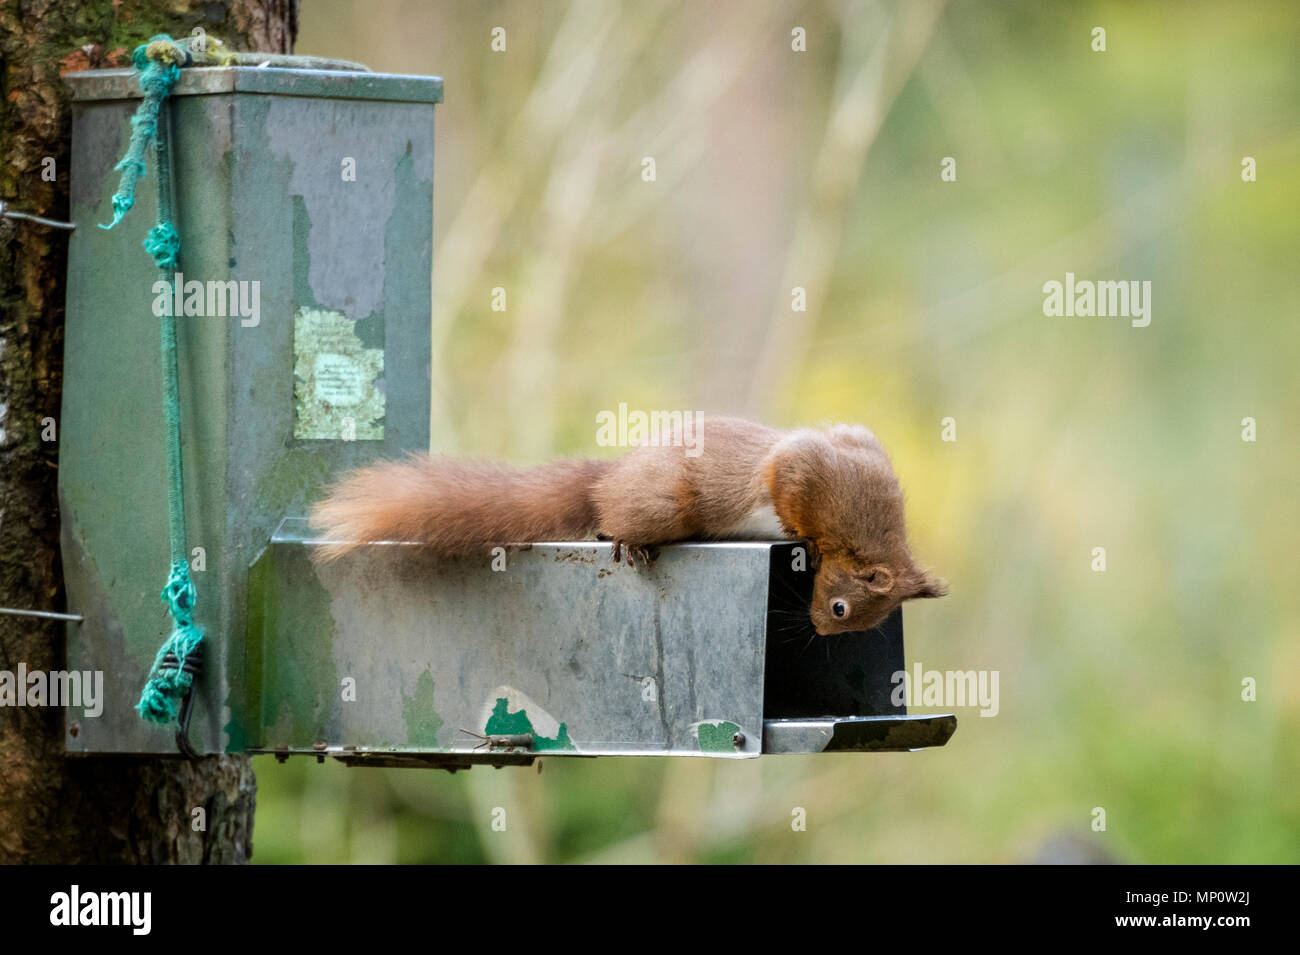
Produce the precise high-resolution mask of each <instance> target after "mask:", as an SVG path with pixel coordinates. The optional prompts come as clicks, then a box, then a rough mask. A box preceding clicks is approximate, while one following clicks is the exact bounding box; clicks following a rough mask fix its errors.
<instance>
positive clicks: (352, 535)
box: [312, 418, 945, 634]
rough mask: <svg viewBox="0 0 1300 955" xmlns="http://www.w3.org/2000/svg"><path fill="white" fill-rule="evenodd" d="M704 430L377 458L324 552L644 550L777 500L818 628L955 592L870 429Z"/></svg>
mask: <svg viewBox="0 0 1300 955" xmlns="http://www.w3.org/2000/svg"><path fill="white" fill-rule="evenodd" d="M697 438H698V448H699V450H700V453H699V454H698V456H691V455H688V454H687V453H686V452H685V450H684V448H683V447H682V444H683V442H681V441H673V440H668V441H665V442H664V443H663V445H644V446H641V447H637V448H634V449H633V450H631V451H630V452H628V453H627V454H626V455H624V456H623V457H622V458H620V459H619V460H617V461H583V460H567V461H557V462H554V463H552V464H546V465H542V466H541V467H537V468H532V469H529V470H522V471H521V470H517V469H515V468H510V467H506V466H504V465H500V464H495V463H491V462H483V461H465V460H457V459H452V458H445V457H428V456H426V455H411V456H410V457H408V458H407V459H406V460H404V461H389V462H384V463H380V464H375V465H371V466H369V467H366V468H362V469H361V470H359V471H355V472H353V473H352V474H351V475H349V476H347V477H346V478H345V479H344V480H343V482H342V483H340V484H339V485H338V486H336V487H335V488H334V489H333V491H332V492H331V494H330V496H329V497H328V498H327V499H326V500H325V501H323V502H321V503H320V504H318V505H317V506H316V508H315V509H314V510H313V512H312V521H313V523H314V524H316V525H317V526H318V527H319V528H321V529H323V530H324V531H326V535H327V542H325V543H323V544H321V545H320V547H319V549H318V553H317V556H318V558H319V559H331V558H334V557H338V556H340V555H342V554H345V553H347V552H348V551H350V550H352V549H354V548H355V547H357V546H359V545H360V544H362V543H364V542H366V541H376V540H400V541H419V542H423V543H426V544H429V545H431V546H432V547H433V548H434V549H435V550H437V551H439V552H441V553H446V554H466V553H473V552H477V551H480V550H482V548H484V547H487V546H492V545H497V544H506V543H523V542H530V541H542V540H572V539H580V538H584V537H588V536H590V535H591V534H593V533H599V534H601V535H602V536H608V537H610V538H613V539H614V540H615V541H617V542H619V543H620V544H622V545H623V546H624V547H625V548H627V550H629V551H636V550H639V549H641V548H645V547H648V546H652V545H656V544H665V543H670V542H672V541H679V540H686V539H691V538H713V539H723V538H726V537H728V536H731V535H732V534H733V533H735V531H736V529H737V528H738V527H740V526H741V525H744V524H745V522H746V519H747V518H749V517H750V516H751V515H754V514H757V513H763V512H765V510H766V508H767V507H768V506H769V505H770V507H771V508H772V510H774V511H775V516H776V517H777V518H778V519H779V521H780V528H781V530H782V531H783V532H784V534H785V536H787V537H791V538H802V539H805V540H807V541H809V542H810V543H811V544H812V545H814V546H813V551H814V556H815V559H816V561H817V577H816V580H815V582H814V585H813V602H812V607H811V609H810V615H811V617H812V620H813V624H814V625H815V626H816V628H817V630H818V632H819V633H823V634H828V633H839V632H844V631H850V630H865V629H869V628H871V627H873V626H876V625H877V624H879V623H880V622H881V621H882V620H884V618H885V617H886V616H888V615H889V613H890V612H891V611H892V610H893V609H894V608H895V607H897V606H898V604H899V603H901V602H902V601H903V600H907V599H911V598H914V597H938V596H942V595H943V594H944V593H945V589H944V585H943V584H942V583H941V582H939V581H936V580H934V579H932V578H931V577H929V576H928V575H927V574H926V573H925V572H924V571H922V570H921V569H920V568H918V567H917V566H916V564H915V562H914V561H913V559H912V556H911V552H910V550H909V549H908V545H907V535H906V529H905V525H904V521H903V494H902V491H901V489H900V488H899V486H898V479H897V477H895V475H894V471H893V468H892V467H891V466H890V463H889V459H888V457H887V456H886V455H885V451H884V449H883V448H882V447H881V446H880V443H879V442H878V441H877V440H876V438H875V436H874V435H873V434H872V433H871V432H870V431H868V430H867V429H866V428H863V427H859V426H850V425H835V426H834V427H831V428H828V429H826V430H821V431H814V430H799V431H790V432H780V431H775V430H773V429H771V428H766V427H764V426H762V425H759V424H754V423H752V422H749V421H742V420H740V419H738V418H704V419H702V422H701V425H700V429H699V434H698V435H697ZM837 604H842V605H843V606H842V607H841V608H839V609H843V610H844V613H843V614H842V615H838V616H837V615H836V614H835V612H834V611H835V609H837Z"/></svg>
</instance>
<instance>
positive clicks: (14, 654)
mask: <svg viewBox="0 0 1300 955" xmlns="http://www.w3.org/2000/svg"><path fill="white" fill-rule="evenodd" d="M195 26H201V27H203V28H204V30H206V31H207V32H208V33H209V34H210V35H212V36H217V37H220V38H221V39H222V40H224V41H225V42H226V43H227V44H228V45H229V46H231V47H232V48H234V49H244V50H266V51H271V52H284V53H287V52H291V51H292V46H293V41H294V38H295V35H296V33H297V26H298V0H93V2H78V3H68V2H66V0H0V57H2V58H3V60H2V68H0V83H2V88H0V94H2V95H0V147H2V150H3V155H4V165H3V166H2V167H0V199H3V200H4V202H5V203H7V204H8V205H9V206H10V208H12V209H13V210H16V211H21V212H31V213H35V214H38V215H45V216H47V217H49V218H54V219H66V218H67V212H68V179H67V170H68V168H69V161H68V160H69V127H70V122H69V116H70V113H69V109H68V97H67V92H66V90H65V88H64V85H63V83H62V81H61V80H60V76H61V75H62V74H64V73H68V72H73V71H76V70H84V69H92V68H103V67H114V66H129V65H130V51H131V50H132V49H133V48H134V47H135V46H136V45H137V44H139V43H140V42H142V41H144V40H145V39H147V38H148V37H149V36H151V35H153V34H155V33H171V34H172V35H176V36H183V35H188V34H189V33H190V31H191V30H192V28H193V27H195ZM45 157H53V159H54V161H55V169H56V171H57V176H56V177H55V178H54V180H53V181H46V179H45V178H43V177H42V174H41V173H42V163H43V160H44V159H45ZM66 255H67V234H66V233H64V232H61V231H56V230H53V229H49V228H46V227H44V226H40V225H36V224H33V223H30V222H26V221H17V220H14V219H10V218H0V607H20V608H32V609H47V610H48V609H62V600H63V588H62V583H61V580H60V571H59V553H58V542H59V518H58V507H57V500H56V493H55V483H56V475H57V468H58V443H57V441H54V442H44V441H42V439H41V425H40V422H41V419H42V418H45V417H51V418H54V419H55V420H56V421H57V419H58V414H59V401H60V393H61V385H62V380H61V366H62V361H63V298H64V295H63V283H64V272H65V269H66V266H67V258H66ZM20 661H23V662H25V663H26V664H27V667H28V669H29V670H30V669H39V670H46V671H49V670H57V669H60V668H62V666H63V628H62V625H61V624H51V623H47V622H44V621H41V620H38V619H36V618H31V617H15V616H7V615H0V670H9V671H14V670H15V669H16V668H17V665H18V663H19V662H20ZM63 721H64V715H63V712H62V710H58V709H54V708H48V707H47V708H17V707H0V862H37V863H58V862H68V863H83V862H95V863H123V862H212V863H224V862H243V861H246V860H247V859H248V858H249V856H250V855H251V853H252V831H253V805H254V796H255V793H256V781H255V780H254V778H253V769H252V764H251V762H250V761H249V759H248V758H247V757H243V756H222V757H211V758H208V759H204V760H200V761H198V762H196V763H187V762H185V761H183V760H176V759H157V758H124V757H113V758H102V759H95V758H86V757H80V758H76V759H67V758H65V757H64V755H63V732H64V730H63ZM199 806H201V807H203V808H204V809H205V810H206V814H207V831H206V832H194V831H192V829H191V826H190V814H191V810H192V809H193V808H194V807H199Z"/></svg>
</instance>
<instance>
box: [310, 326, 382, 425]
mask: <svg viewBox="0 0 1300 955" xmlns="http://www.w3.org/2000/svg"><path fill="white" fill-rule="evenodd" d="M293 356H294V365H293V378H294V380H293V397H294V425H293V436H294V437H295V438H301V439H307V438H332V439H335V440H340V441H381V440H383V437H384V411H385V406H384V392H383V390H382V388H381V387H380V386H379V384H378V382H379V380H380V379H381V378H383V376H384V350H383V349H382V348H366V347H364V346H363V345H362V344H361V339H360V338H358V337H357V332H356V327H355V325H354V324H353V322H352V321H351V320H350V319H348V318H347V317H346V316H345V315H344V314H343V313H342V312H332V311H328V310H326V309H315V308H299V309H298V311H297V313H296V314H295V315H294V318H293Z"/></svg>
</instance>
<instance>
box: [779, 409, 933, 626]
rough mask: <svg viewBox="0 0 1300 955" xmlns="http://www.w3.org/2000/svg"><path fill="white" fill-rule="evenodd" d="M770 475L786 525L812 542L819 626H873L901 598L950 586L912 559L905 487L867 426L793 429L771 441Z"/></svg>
mask: <svg viewBox="0 0 1300 955" xmlns="http://www.w3.org/2000/svg"><path fill="white" fill-rule="evenodd" d="M766 477H767V485H768V491H769V493H770V494H771V496H772V505H773V507H774V508H775V510H776V513H777V516H778V517H779V518H780V520H781V523H782V524H783V525H784V527H785V529H786V531H787V532H788V533H790V534H791V535H792V536H795V537H802V538H804V539H805V540H808V541H809V542H810V543H811V544H812V545H813V549H814V566H815V567H816V572H817V576H816V579H815V581H814V582H813V596H812V606H811V608H810V615H811V617H812V622H813V626H814V627H816V628H817V632H818V633H819V634H822V635H823V636H827V635H830V634H835V633H847V632H850V631H857V630H870V629H871V628H872V627H876V626H879V625H880V624H881V623H883V622H884V620H885V618H886V617H888V616H889V615H890V614H891V613H893V611H894V609H895V608H896V607H897V606H898V605H899V604H901V603H902V602H903V601H904V600H912V599H915V598H920V597H942V596H943V595H944V594H946V593H947V592H948V591H947V587H946V586H945V585H944V583H943V582H942V581H940V580H936V579H935V578H933V577H931V576H930V575H929V574H927V573H926V572H925V571H923V570H921V569H920V568H919V567H917V565H916V563H915V561H914V560H913V559H912V554H911V551H910V550H909V549H908V546H907V531H906V526H905V524H904V521H903V492H902V490H901V489H900V488H899V486H898V478H897V477H896V476H895V474H894V469H893V467H891V465H890V463H889V458H888V457H887V456H886V455H885V451H884V448H882V447H881V446H880V442H879V441H877V440H876V437H875V435H873V434H872V433H871V432H870V431H869V430H867V429H866V428H863V427H861V426H852V425H836V426H835V427H833V428H830V429H828V430H826V431H795V432H792V433H791V434H790V435H788V436H787V437H785V438H784V439H782V440H781V441H780V442H779V443H778V444H777V445H776V447H775V448H773V450H772V453H771V455H770V456H769V457H768V460H767V469H766Z"/></svg>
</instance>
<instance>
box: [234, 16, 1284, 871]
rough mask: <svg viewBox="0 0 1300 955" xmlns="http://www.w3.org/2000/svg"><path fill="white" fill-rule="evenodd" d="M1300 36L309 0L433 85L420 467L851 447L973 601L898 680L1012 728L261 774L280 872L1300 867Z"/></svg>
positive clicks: (912, 611)
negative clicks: (782, 435)
mask: <svg viewBox="0 0 1300 955" xmlns="http://www.w3.org/2000/svg"><path fill="white" fill-rule="evenodd" d="M496 26H503V27H505V28H506V31H507V32H506V39H507V49H506V51H505V52H503V53H494V52H493V51H492V50H491V47H490V41H491V30H492V28H493V27H496ZM1097 26H1101V27H1104V28H1105V29H1106V31H1107V38H1106V43H1107V49H1106V51H1105V52H1094V51H1093V50H1092V48H1091V47H1092V34H1091V31H1092V29H1093V28H1094V27H1097ZM795 27H803V28H804V30H805V31H806V35H807V51H806V52H795V51H793V50H792V49H791V31H792V29H794V28H795ZM1298 40H1300V8H1297V7H1296V5H1295V4H1294V3H1293V2H1291V0H1279V2H1273V3H1252V4H1237V5H1233V4H1222V3H1180V4H1165V3H1159V4H1157V3H1149V4H1147V3H1138V4H1132V3H1032V2H1022V3H974V2H950V3H948V4H947V5H944V4H936V3H931V2H904V3H897V4H892V3H832V2H827V3H823V2H805V3H792V2H766V3H741V2H725V3H724V2H709V3H662V2H638V3H634V2H630V0H628V2H594V3H586V2H581V3H557V2H546V3H530V2H522V0H515V2H498V3H464V2H400V3H399V2H383V3H360V2H348V0H312V2H310V3H307V4H304V8H303V24H302V33H301V37H300V42H299V45H298V50H299V52H302V53H311V54H325V55H334V56H342V57H348V58H352V59H358V60H361V61H363V62H366V63H368V64H369V65H371V66H372V67H374V68H376V69H380V70H385V71H392V72H410V73H435V74H439V75H442V76H444V77H445V79H446V103H445V105H444V106H441V107H439V112H438V123H439V129H438V150H439V152H438V159H437V163H438V167H437V174H436V175H437V180H436V184H435V208H436V224H435V253H434V275H435V291H434V296H433V302H432V321H433V327H434V356H433V369H434V375H433V380H434V394H433V422H434V424H433V434H432V444H433V446H434V447H435V448H436V449H438V450H440V451H450V452H465V453H482V454H492V455H498V456H504V457H506V458H508V459H510V460H512V461H514V462H517V463H528V462H533V461H540V460H544V459H545V458H547V457H550V456H552V455H555V454H560V453H565V454H595V455H599V454H602V453H605V450H604V449H600V448H597V447H596V446H595V440H594V422H595V414H596V412H597V411H599V410H601V409H606V408H616V407H617V405H618V403H619V402H620V401H626V402H628V403H629V404H630V405H631V406H632V407H633V408H646V409H649V408H688V409H700V410H705V411H713V412H733V413H740V414H745V415H749V416H752V417H756V418H759V419H762V420H765V421H767V422H768V423H770V424H773V425H778V426H792V425H800V424H817V423H820V422H823V421H829V420H846V421H860V422H863V423H865V424H867V425H869V426H870V427H871V428H873V429H874V430H875V431H876V432H877V434H878V435H879V436H880V437H881V439H882V441H883V442H884V443H885V446H886V447H887V448H888V449H889V450H890V452H891V455H892V457H893V460H894V463H895V466H896V468H897V470H898V471H899V474H900V477H901V479H902V482H903V485H904V488H905V489H906V490H907V492H908V499H909V522H910V527H911V533H912V535H913V538H914V544H915V547H916V550H917V551H918V553H919V554H920V555H921V557H922V559H923V560H924V561H925V562H926V563H927V564H928V565H929V566H931V567H932V568H933V569H934V570H936V571H937V572H938V573H940V574H942V575H944V576H946V577H947V578H948V580H949V581H950V583H951V588H952V594H951V596H950V597H948V598H947V599H945V600H942V601H927V602H924V603H923V604H922V605H915V606H909V608H908V610H907V614H906V618H907V640H908V659H909V662H912V661H921V662H922V663H923V664H924V666H925V667H927V668H937V669H960V670H966V669H995V670H998V671H1000V674H1001V711H1000V713H999V714H998V715H997V716H996V717H994V718H981V717H979V715H978V713H977V711H976V710H973V709H968V710H963V711H960V712H959V716H960V719H961V724H960V727H959V729H958V732H957V735H956V736H955V737H954V738H953V740H952V742H951V743H950V744H949V745H948V747H947V748H945V749H940V750H935V751H930V752H922V753H915V754H900V755H892V754H891V755H866V756H822V757H765V758H763V759H760V760H753V761H726V762H719V761H711V760H704V759H698V760H694V759H678V760H667V759H659V760H656V759H649V758H644V759H600V760H594V761H586V760H572V761H565V760H561V759H554V760H548V761H547V762H546V768H545V772H544V773H542V774H541V775H538V774H536V773H535V772H533V771H532V770H512V769H505V770H500V771H494V770H491V769H487V768H477V769H474V770H473V771H472V772H468V773H459V774H457V775H455V776H450V775H447V774H445V773H439V772H432V771H417V770H366V769H347V768H344V767H342V766H340V765H336V764H334V763H332V762H331V763H328V764H326V765H316V764H315V763H314V762H313V761H310V760H300V761H291V762H289V763H288V764H285V765H277V764H276V763H275V762H274V761H273V760H272V759H270V758H269V757H265V758H259V759H258V761H257V773H258V780H259V784H260V791H259V795H258V802H259V806H258V813H257V828H256V832H255V838H254V843H255V846H256V856H255V858H256V861H258V862H264V863H265V862H292V861H312V862H389V861H399V862H424V861H504V862H531V861H671V862H679V861H680V862H685V861H704V862H720V861H746V862H880V863H897V862H990V861H992V862H1001V861H1021V860H1041V861H1075V860H1083V859H1110V860H1117V861H1125V862H1159V863H1166V862H1193V863H1197V862H1296V861H1300V799H1298V798H1297V795H1296V792H1297V789H1298V788H1300V739H1298V737H1297V733H1296V727H1297V724H1298V723H1300V719H1298V718H1300V687H1298V686H1297V682H1296V676H1297V673H1300V645H1298V644H1297V640H1296V637H1297V619H1298V614H1297V609H1298V605H1300V588H1297V586H1296V582H1297V574H1296V569H1295V567H1296V565H1295V547H1296V537H1297V528H1298V527H1300V522H1298V521H1297V491H1298V490H1300V488H1298V486H1297V484H1298V482H1297V478H1296V471H1297V469H1296V464H1297V460H1298V452H1297V448H1296V429H1295V423H1296V421H1297V418H1298V417H1300V389H1297V387H1296V383H1295V374H1296V372H1295V369H1296V367H1297V358H1298V357H1300V354H1298V351H1300V331H1298V330H1297V325H1296V319H1297V304H1296V303H1297V301H1300V287H1298V286H1300V282H1298V280H1297V262H1298V261H1300V256H1298V254H1297V253H1300V228H1298V226H1297V210H1298V209H1300V176H1297V171H1298V164H1297V159H1298V158H1300V124H1298V123H1297V118H1298V117H1300V77H1298V75H1297V64H1298V62H1300V60H1298V58H1297V56H1296V50H1297V48H1298V43H1297V41H1298ZM647 156H649V157H653V158H654V159H655V163H656V173H657V178H656V181H654V182H645V181H643V180H642V177H641V172H642V159H643V158H644V157H647ZM945 156H951V157H954V158H955V159H956V163H957V181H956V182H942V181H941V180H940V163H941V160H942V158H943V157H945ZM1245 156H1252V157H1254V158H1255V160H1256V162H1257V164H1258V181H1257V182H1253V183H1247V182H1243V180H1242V176H1241V161H1242V158H1243V157H1245ZM1067 271H1071V272H1074V273H1076V275H1077V276H1078V277H1079V278H1081V279H1082V278H1090V279H1116V280H1118V279H1139V280H1149V281H1150V282H1151V283H1152V286H1153V288H1152V321H1151V324H1150V326H1149V327H1147V328H1133V327H1131V326H1130V324H1129V322H1128V321H1127V320H1125V319H1122V318H1048V317H1045V316H1044V315H1043V311H1042V304H1043V292H1042V286H1043V283H1044V282H1047V281H1050V280H1057V281H1061V280H1063V279H1064V275H1065V273H1066V272H1067ZM498 286H500V287H504V288H505V289H506V291H507V296H508V297H507V304H508V307H507V309H506V310H505V311H503V312H501V311H493V310H492V308H491V294H492V289H493V288H494V287H498ZM795 286H800V287H803V288H805V289H807V294H808V309H807V311H806V312H796V311H793V310H792V309H791V289H792V288H793V287H795ZM1248 416H1249V417H1253V418H1255V419H1256V421H1257V428H1258V440H1257V441H1256V442H1254V443H1249V442H1245V441H1243V440H1242V419H1243V418H1245V417H1248ZM945 417H952V418H954V419H955V421H956V432H957V440H956V441H955V442H944V441H942V440H941V425H940V422H941V419H943V418H945ZM1094 547H1104V548H1105V549H1106V554H1107V565H1108V569H1107V570H1106V572H1105V573H1097V572H1094V571H1093V570H1092V569H1091V565H1092V559H1093V558H1092V551H1093V548H1094ZM1246 677H1253V678H1255V679H1256V680H1257V681H1258V700H1257V702H1253V703H1251V702H1243V700H1242V696H1241V693H1242V691H1241V684H1242V680H1243V679H1244V678H1246ZM495 806H502V807H505V808H506V809H507V812H508V819H509V828H508V830H507V831H506V832H504V833H502V832H493V831H492V830H491V827H490V818H491V816H490V814H491V810H492V807H495ZM795 806H802V807H804V808H806V810H807V813H808V830H807V831H806V832H792V831H791V826H790V819H791V810H792V808H793V807H795ZM1094 807H1103V808H1104V809H1105V810H1106V813H1107V830H1106V831H1105V832H1094V831H1092V829H1091V826H1090V823H1091V821H1092V815H1091V813H1092V810H1093V808H1094Z"/></svg>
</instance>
